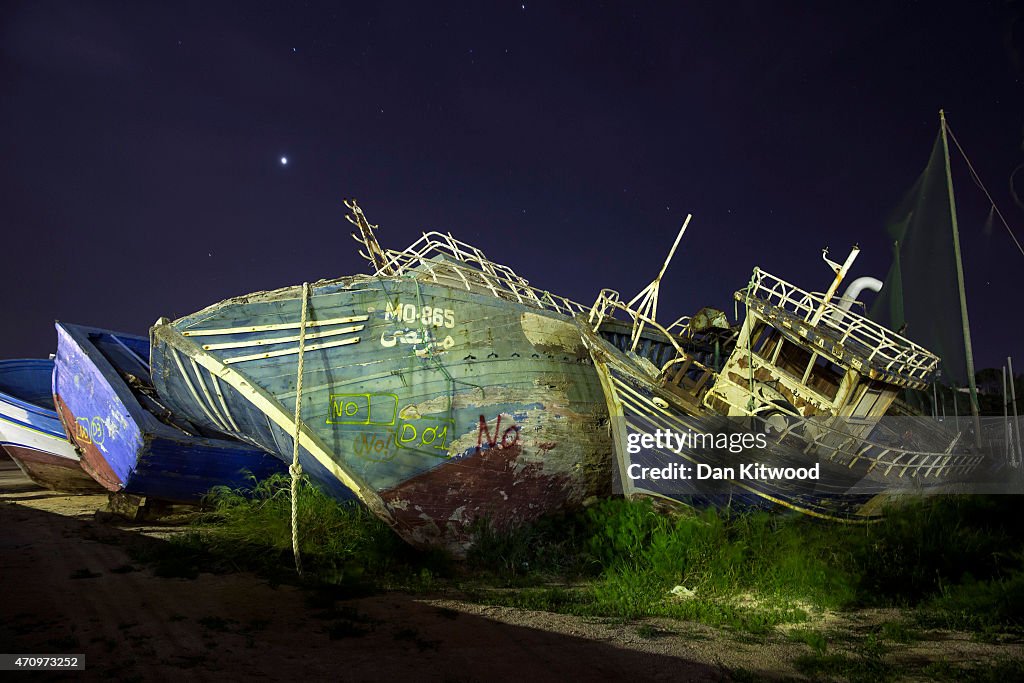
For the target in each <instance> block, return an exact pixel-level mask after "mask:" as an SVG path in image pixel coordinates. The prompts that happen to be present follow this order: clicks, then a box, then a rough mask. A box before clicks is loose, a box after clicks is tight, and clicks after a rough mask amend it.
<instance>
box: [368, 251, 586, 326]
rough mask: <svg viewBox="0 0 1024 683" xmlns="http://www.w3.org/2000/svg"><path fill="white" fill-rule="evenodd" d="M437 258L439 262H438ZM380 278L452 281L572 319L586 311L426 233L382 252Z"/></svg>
mask: <svg viewBox="0 0 1024 683" xmlns="http://www.w3.org/2000/svg"><path fill="white" fill-rule="evenodd" d="M438 257H441V258H438ZM384 259H385V260H384V264H383V265H382V266H381V267H380V268H379V269H378V270H377V272H376V273H375V274H374V275H375V276H381V277H395V276H399V277H400V276H403V275H414V276H416V277H417V278H429V279H431V280H433V281H434V282H438V281H440V280H441V279H444V280H445V281H451V280H452V279H455V280H457V281H459V282H461V284H462V285H463V286H464V287H465V288H466V289H467V290H469V291H478V290H480V289H483V290H486V291H488V292H490V293H491V294H493V295H494V296H496V297H498V298H501V299H506V300H510V301H517V302H519V303H521V304H525V305H527V306H534V307H536V308H543V309H547V310H549V311H554V312H555V313H560V314H562V315H566V316H569V317H573V316H575V315H577V314H579V313H587V312H588V311H589V309H588V308H587V307H586V306H583V305H582V304H578V303H576V302H575V301H572V300H571V299H567V298H566V297H564V296H559V295H557V294H552V293H551V292H547V291H544V290H541V289H538V288H536V287H534V286H532V285H531V284H530V283H529V281H527V280H526V279H524V278H522V277H519V276H518V275H517V274H516V273H515V271H513V270H512V269H511V268H509V267H508V266H505V265H502V264H500V263H495V262H494V261H491V260H490V259H488V258H487V257H486V256H485V255H484V253H483V252H482V251H480V250H479V249H477V248H476V247H474V246H472V245H470V244H466V243H465V242H462V241H460V240H457V239H455V238H454V237H452V236H451V235H450V234H442V233H439V232H426V233H423V236H422V237H420V238H419V239H418V240H416V241H415V242H413V243H412V244H411V245H410V246H408V247H407V248H405V249H403V250H402V251H395V250H393V249H388V250H385V251H384Z"/></svg>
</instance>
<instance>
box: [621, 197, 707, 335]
mask: <svg viewBox="0 0 1024 683" xmlns="http://www.w3.org/2000/svg"><path fill="white" fill-rule="evenodd" d="M691 218H693V214H686V220H685V221H683V227H681V228H679V234H677V235H676V241H675V242H673V243H672V248H671V249H670V250H669V252H668V258H666V259H665V263H664V265H662V266H661V271H660V272H659V273H658V277H656V278H654V280H653V281H652V282H651V284H649V285H647V286H646V287H644V288H643V290H641V292H640V293H639V294H637V295H636V296H635V297H633V298H632V299H631V300H630V302H629V303H628V304H626V306H628V307H630V308H632V306H633V304H635V303H637V302H638V301H639V302H640V303H639V305H637V307H636V311H637V313H639V314H640V315H641V316H644V317H646V318H649V319H650V320H655V319H656V318H657V316H658V289H659V288H660V287H661V278H662V276H664V275H665V271H666V270H668V264H669V262H670V261H672V257H673V256H674V255H675V253H676V247H678V246H679V240H681V239H683V235H684V234H685V233H686V226H688V225H689V224H690V219H691ZM635 322H636V324H635V325H634V326H633V339H632V342H633V343H632V344H631V345H630V347H629V350H630V351H636V347H637V344H639V343H640V335H641V334H642V333H643V331H644V324H645V321H644V319H643V318H639V317H638V318H637V319H636V321H635Z"/></svg>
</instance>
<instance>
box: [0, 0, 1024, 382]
mask: <svg viewBox="0 0 1024 683" xmlns="http://www.w3.org/2000/svg"><path fill="white" fill-rule="evenodd" d="M1022 19H1024V3H1022V2H1010V3H1006V2H981V1H963V2H945V3H944V2H920V3H918V2H878V3H821V2H805V3H797V2H774V1H773V2H739V3H723V2H704V3H695V2H686V3H680V2H676V3H664V5H657V4H655V3H651V4H644V3H634V2H622V3H591V2H585V3H584V2H580V3H574V4H567V3H539V2H537V3H532V2H527V3H525V6H524V4H523V3H522V2H484V3H480V2H472V3H471V2H467V3H454V4H450V3H443V2H441V3H424V2H410V3H397V2H394V3H391V2H381V3H365V2H360V3H356V2H351V3H343V2H331V3H316V2H310V3H303V4H302V5H301V6H300V5H299V3H284V2H282V3H263V2H260V3H257V2H248V3H237V2H231V3H216V2H198V3H187V2H186V3H142V2H125V3H98V2H92V3H86V2H64V3H60V2H57V3H50V2H6V3H3V4H2V6H0V84H2V92H3V95H2V96H0V135H2V142H0V225H2V232H0V234H2V235H3V251H2V254H3V264H2V268H0V291H2V294H0V297H2V299H0V300H2V312H3V318H4V322H3V325H2V328H0V329H2V330H3V332H4V333H3V335H2V336H0V357H14V356H45V355H46V354H47V353H49V352H51V351H52V350H53V345H54V343H55V335H54V331H53V327H52V321H53V320H54V319H61V320H67V321H69V322H80V323H85V324H91V325H95V326H99V327H109V328H112V329H120V330H124V331H129V332H142V331H144V330H146V329H147V327H148V326H149V325H150V324H152V322H153V321H155V320H156V319H157V318H158V317H159V316H169V317H177V316H181V315H184V314H187V313H190V312H193V311H195V310H197V309H199V308H202V307H203V306H206V305H208V304H210V303H213V302H215V301H218V300H220V299H223V298H226V297H228V296H233V295H237V294H243V293H246V292H249V291H253V290H258V289H269V288H274V287H279V286H283V285H288V284H295V283H299V282H302V281H303V280H310V281H312V280H316V279H319V278H323V277H333V276H339V275H345V274H351V273H353V272H365V270H366V265H365V263H364V262H363V261H362V260H361V259H360V258H359V257H358V256H357V254H356V248H355V243H354V242H352V240H351V239H350V238H349V237H348V233H349V226H348V223H347V222H346V221H345V220H344V217H343V216H344V212H345V210H344V207H343V206H342V203H341V200H342V198H344V197H356V198H358V199H359V201H360V203H361V205H362V206H363V208H364V209H365V211H366V213H367V215H368V216H369V218H370V220H371V221H373V222H377V223H380V225H381V230H380V233H379V237H380V240H381V242H382V243H383V244H384V245H385V246H388V247H392V248H402V247H404V246H406V245H407V244H408V243H409V242H411V241H412V240H413V239H414V238H415V237H416V236H418V235H419V233H420V232H421V231H422V230H427V229H440V230H446V231H451V232H452V233H453V234H454V235H455V236H456V237H458V238H460V239H463V240H465V241H468V242H470V243H472V244H475V245H477V246H479V247H480V248H481V249H483V251H484V252H485V253H487V254H488V255H489V256H490V257H491V258H492V259H494V260H498V261H502V262H504V263H506V264H507V265H509V266H511V267H512V268H514V269H515V270H516V271H517V272H519V273H520V275H522V276H524V277H526V278H528V279H529V280H530V281H531V282H533V283H534V284H536V285H538V286H540V287H541V288H544V289H548V290H551V291H554V292H558V293H561V294H564V295H566V296H569V297H571V298H574V299H577V300H578V301H580V302H583V303H588V304H589V303H591V302H592V301H593V299H594V297H595V295H596V294H597V292H598V290H599V289H601V288H602V287H610V288H613V289H617V290H619V291H620V292H622V293H623V295H624V296H625V297H626V298H630V297H631V296H632V295H633V294H635V293H636V292H637V291H638V290H639V289H640V288H642V287H643V286H644V285H645V284H646V283H647V282H648V281H649V280H650V279H651V278H652V277H653V276H654V275H655V274H656V272H657V269H658V267H659V265H660V262H661V260H662V259H663V258H664V254H665V252H666V251H667V250H668V248H669V246H670V245H671V243H672V239H673V238H674V235H675V232H676V230H677V229H678V227H679V225H680V224H681V222H682V220H683V218H684V216H685V215H686V213H687V212H692V213H693V214H694V219H693V221H692V223H691V225H690V228H689V231H688V233H687V235H686V237H685V238H684V240H683V242H682V244H681V245H680V249H679V252H678V253H677V256H676V259H675V261H674V262H673V265H672V267H671V269H670V270H669V272H668V275H667V276H666V280H665V281H664V284H663V287H662V304H661V311H662V312H663V316H664V318H665V319H666V320H672V319H674V318H675V317H677V316H678V315H681V314H683V313H692V312H695V311H696V310H697V309H698V308H700V307H701V306H704V305H713V306H717V307H720V308H724V309H726V310H728V311H729V312H730V315H731V313H732V308H733V307H732V303H731V295H732V292H733V291H734V290H736V289H737V288H739V287H742V286H744V285H745V283H746V282H747V280H748V279H749V276H750V271H751V269H752V267H753V266H755V265H758V266H761V267H763V268H765V269H767V270H769V271H771V272H773V273H775V274H777V275H780V276H781V277H783V278H785V279H787V280H790V281H791V282H794V283H795V284H798V285H801V286H803V287H805V288H807V289H814V290H821V289H824V288H825V286H826V285H827V283H828V280H829V279H830V274H829V272H828V271H827V270H826V268H825V266H824V264H822V262H821V260H820V249H821V248H822V247H824V246H826V245H828V246H830V247H831V248H832V252H831V256H832V257H833V258H837V260H841V257H843V256H845V254H846V252H847V250H848V248H849V246H850V245H851V244H853V243H854V242H858V243H859V244H860V246H861V247H862V249H863V250H864V251H863V252H862V254H861V257H860V259H859V260H858V262H857V264H856V266H855V268H854V271H853V273H852V275H851V276H858V275H875V276H876V277H883V276H884V275H885V273H886V270H887V269H888V264H889V257H890V250H889V245H888V240H887V238H886V233H885V229H884V219H885V217H886V216H887V214H888V212H889V211H890V210H891V209H892V208H893V207H895V205H896V204H897V203H898V202H899V200H900V199H901V197H902V195H903V194H904V193H905V192H906V190H908V189H909V188H910V186H911V185H912V183H913V182H914V180H915V179H916V177H917V175H918V173H920V171H921V170H922V169H923V167H924V164H925V162H926V161H927V158H928V154H929V152H930V150H931V144H932V142H933V140H934V137H935V134H936V132H937V130H938V110H939V108H940V107H944V108H945V109H946V112H947V115H948V117H949V121H950V124H951V126H952V129H953V131H954V132H955V133H956V134H957V136H958V137H959V139H960V141H961V142H962V143H963V144H964V145H965V146H966V148H967V151H968V153H969V154H971V156H972V160H973V161H974V164H975V166H976V168H977V170H978V171H979V173H980V174H981V176H982V178H983V179H984V180H985V182H986V184H987V185H988V187H989V189H990V190H991V191H992V192H993V195H994V196H995V198H996V201H997V202H998V203H999V205H1000V207H1001V208H1002V210H1003V212H1004V214H1005V215H1006V217H1007V219H1008V220H1009V221H1010V224H1011V226H1012V227H1013V228H1014V230H1015V231H1016V232H1017V234H1018V237H1019V238H1021V239H1024V228H1022V227H1021V224H1022V223H1024V220H1022V218H1024V212H1022V211H1021V209H1020V208H1019V207H1018V206H1017V205H1016V204H1015V203H1014V202H1013V200H1012V198H1011V196H1010V176H1011V173H1012V172H1013V170H1014V168H1015V167H1016V166H1017V165H1018V164H1020V163H1022V162H1024V153H1022V151H1021V138H1022V124H1024V93H1022V90H1021V82H1020V79H1021V78H1022V75H1024V70H1022V68H1021V65H1020V60H1021V59H1022V54H1021V52H1020V51H1019V50H1018V49H1017V47H1018V46H1019V45H1021V43H1022V42H1024V38H1022V37H1024V23H1022ZM1017 24H1021V28H1017V29H1015V26H1016V25H1017ZM1015 30H1016V31H1020V32H1021V33H1015V32H1014V31H1015ZM282 156H287V158H288V160H289V163H288V164H287V165H286V166H283V165H282V164H281V163H280V158H281V157H282ZM955 163H956V162H955ZM957 173H958V175H957V177H956V180H957V189H958V196H957V199H958V202H959V203H960V207H961V211H960V220H961V229H962V232H963V235H964V237H963V239H964V252H965V259H966V264H965V267H966V271H967V282H968V290H969V292H968V293H969V302H970V306H971V315H972V323H973V327H974V334H975V346H976V349H977V356H978V366H979V367H985V366H986V365H996V364H999V363H1001V358H1002V357H1005V356H1006V355H1007V354H1014V355H1015V356H1016V357H1019V358H1020V360H1019V361H1018V365H1020V366H1021V367H1024V353H1021V351H1024V347H1022V344H1021V341H1020V340H1021V338H1022V332H1024V322H1022V320H1021V315H1020V313H1019V310H1020V304H1019V303H1016V301H1017V300H1018V292H1019V291H1020V272H1021V270H1022V268H1021V266H1024V256H1022V255H1021V254H1020V253H1019V252H1017V251H1016V248H1015V247H1014V246H1013V244H1012V242H1011V241H1010V239H1009V237H1008V236H1007V235H1006V233H1005V231H1004V229H1003V228H1002V227H1001V226H1000V225H998V224H996V225H995V226H994V227H993V229H992V230H991V232H990V233H986V231H985V229H984V224H985V220H986V217H987V215H988V205H987V204H986V202H985V200H984V198H983V197H982V196H981V195H980V192H979V191H977V190H976V188H975V187H974V185H973V183H971V182H970V180H969V179H968V178H967V177H966V175H964V174H963V173H962V172H961V171H957ZM1018 180H1019V181H1020V183H1019V184H1020V187H1021V190H1022V194H1024V172H1022V173H1020V174H1018Z"/></svg>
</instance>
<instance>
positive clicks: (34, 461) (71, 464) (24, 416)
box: [0, 359, 101, 492]
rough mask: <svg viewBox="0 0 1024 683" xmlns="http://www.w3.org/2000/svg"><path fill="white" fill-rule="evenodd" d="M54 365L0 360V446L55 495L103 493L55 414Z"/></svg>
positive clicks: (46, 361)
mask: <svg viewBox="0 0 1024 683" xmlns="http://www.w3.org/2000/svg"><path fill="white" fill-rule="evenodd" d="M52 375H53V361H52V360H40V359H16V360H0V445H2V446H3V448H4V450H5V451H7V454H8V455H9V456H11V459H12V460H14V462H15V463H16V464H17V465H18V467H19V468H20V469H21V471H22V472H24V473H25V475H26V476H27V477H28V478H29V479H31V480H32V481H34V482H35V483H36V484H39V485H40V486H43V487H45V488H48V489H53V490H56V491H82V492H85V491H99V490H101V489H100V487H99V486H98V485H97V484H96V482H94V481H93V480H92V477H90V476H89V475H88V474H86V473H85V472H84V471H83V470H82V467H81V464H80V461H79V457H78V452H77V451H76V450H75V447H74V446H73V445H71V443H70V442H68V440H67V437H66V436H65V435H64V427H62V426H61V423H60V418H58V417H57V411H56V410H54V405H53V394H51V393H50V382H51V377H52Z"/></svg>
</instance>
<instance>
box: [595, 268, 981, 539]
mask: <svg viewBox="0 0 1024 683" xmlns="http://www.w3.org/2000/svg"><path fill="white" fill-rule="evenodd" d="M857 252H858V250H857V249H856V248H854V250H853V251H852V252H851V254H850V257H849V258H847V260H846V262H845V263H843V264H838V263H834V262H831V261H829V260H828V259H827V258H826V259H825V260H826V262H827V263H828V264H829V265H830V266H831V267H832V268H833V270H834V272H835V279H834V280H833V283H832V285H831V287H830V288H829V290H828V291H827V292H826V293H824V294H813V293H810V292H807V291H804V290H801V289H799V288H797V287H795V286H794V285H791V284H789V283H788V282H785V281H783V280H781V279H779V278H777V277H775V276H773V275H771V274H769V273H767V272H765V271H763V270H761V269H755V270H754V273H753V276H752V278H751V281H750V283H749V285H748V286H747V287H746V288H745V289H742V290H739V291H738V292H736V294H735V298H736V300H737V302H739V303H740V304H742V305H743V307H744V309H745V311H746V315H745V317H744V320H743V322H742V325H741V326H740V329H739V332H738V335H737V337H736V338H735V340H734V342H733V343H732V346H731V351H730V352H729V354H728V357H727V358H726V359H725V360H724V362H723V363H722V365H721V366H720V367H709V366H708V365H707V364H705V363H703V362H701V361H699V360H697V358H696V357H695V356H694V354H692V353H690V352H688V351H687V350H686V349H685V348H684V344H686V343H688V341H689V339H688V337H690V336H692V332H689V331H686V332H682V333H679V332H671V331H669V330H668V329H666V328H663V327H661V326H660V325H659V324H658V323H657V322H656V320H654V318H653V316H651V315H649V311H650V310H651V307H650V306H646V307H645V306H643V305H641V306H636V307H634V306H631V305H630V304H624V303H622V302H621V301H620V300H619V297H618V295H617V294H615V293H614V292H611V291H608V290H606V291H605V292H602V294H601V296H600V297H599V298H598V301H597V302H596V303H595V306H594V307H593V308H592V310H591V315H590V318H589V324H583V323H580V326H581V333H582V334H583V338H584V340H585V343H586V344H587V346H588V348H589V349H590V351H591V354H592V357H593V359H594V362H595V366H596V368H597V370H598V373H599V375H600V376H601V379H602V384H603V386H604V389H605V396H606V398H607V400H608V408H609V414H610V418H611V422H612V431H613V434H614V447H615V459H616V464H617V468H616V475H617V476H616V483H617V485H618V486H621V490H622V492H623V493H624V494H625V495H627V496H638V495H639V496H655V497H661V498H667V499H671V500H676V501H679V502H683V503H686V504H695V505H703V504H732V505H737V504H738V505H741V506H758V507H761V506H767V507H770V506H775V505H782V506H785V507H789V508H792V509H795V510H798V511H800V512H804V513H806V514H809V515H813V516H818V517H827V518H832V519H844V520H851V519H858V518H860V517H862V516H864V515H866V514H870V513H873V512H874V511H875V510H876V509H877V505H876V503H877V502H878V500H879V498H878V497H880V496H889V495H892V494H895V493H907V492H921V491H922V490H924V489H928V488H935V487H939V486H944V485H948V484H949V483H951V482H956V481H963V480H964V479H965V478H967V477H969V476H971V475H972V473H975V472H977V471H978V470H979V468H981V467H983V464H984V462H985V457H984V455H983V454H982V453H981V452H979V451H978V450H976V449H973V448H971V447H970V446H969V445H968V444H966V443H963V440H961V439H960V435H959V434H958V433H952V434H951V433H949V432H948V430H943V429H941V428H938V426H937V425H935V424H934V423H931V422H930V421H929V420H921V419H918V420H914V419H913V418H892V417H888V418H885V419H884V420H883V419H882V416H883V415H885V414H886V412H887V411H888V409H889V407H890V405H891V404H892V403H893V401H894V399H895V397H896V394H897V393H898V392H899V391H901V390H902V389H904V388H908V387H909V388H917V389H923V388H926V387H928V383H929V381H930V380H931V378H932V375H933V373H934V372H935V369H936V367H937V366H938V362H939V359H938V358H937V357H936V356H935V355H933V354H931V353H930V352H928V351H927V350H925V349H924V348H922V347H920V346H918V345H917V344H915V343H913V342H912V341H910V340H909V339H906V338H905V337H903V336H902V335H900V334H897V333H895V332H892V331H891V330H888V329H886V328H884V327H883V326H881V325H879V324H877V323H874V322H872V321H870V320H868V319H867V318H865V317H863V316H861V315H859V314H857V313H856V312H854V311H852V310H850V302H849V300H848V299H846V298H840V297H835V296H834V295H835V293H836V289H837V288H838V286H839V283H840V282H841V280H842V279H843V276H844V275H845V274H846V272H847V271H848V270H849V268H850V266H851V265H852V263H853V260H854V259H855V257H856V255H857ZM666 265H667V264H666ZM662 273H664V269H663V270H662ZM660 277H661V275H659V278H658V280H655V283H652V287H653V293H654V299H655V300H656V298H657V286H656V284H657V282H658V281H659V280H660ZM649 290H650V288H649ZM634 301H636V300H634ZM631 303H633V302H631ZM641 303H642V304H643V302H641ZM655 308H656V304H655ZM616 312H618V313H620V314H623V313H624V314H625V315H626V317H627V319H628V321H629V323H630V324H631V325H633V326H634V327H636V328H639V327H642V326H643V327H646V326H649V327H654V328H655V329H658V330H660V331H661V332H662V335H663V337H664V338H665V339H669V340H671V341H672V343H673V346H674V353H673V354H672V357H671V358H669V359H668V360H665V359H664V355H663V354H661V353H660V352H659V355H658V356H656V357H652V356H651V355H650V354H644V353H643V349H642V348H641V349H639V352H638V351H637V350H634V349H627V350H625V351H624V350H623V349H621V348H617V347H616V346H614V345H612V344H611V343H609V342H608V340H606V339H603V338H602V337H601V336H600V335H599V334H597V331H598V330H600V329H601V328H602V326H606V325H607V319H608V318H609V317H612V316H614V314H615V313H616ZM656 363H657V364H656ZM908 420H912V423H908ZM659 430H660V431H662V432H663V433H667V432H672V433H673V434H679V435H682V434H690V435H694V434H697V435H714V436H715V437H716V439H718V438H720V435H726V441H729V437H728V435H731V434H746V435H749V436H754V435H760V436H759V437H758V446H756V447H755V446H753V443H751V444H750V445H748V446H747V447H745V448H743V449H741V450H737V449H732V448H725V447H722V445H721V444H722V443H723V442H721V441H719V442H718V443H717V444H716V445H712V446H710V447H708V445H707V444H708V441H707V440H706V439H703V438H702V439H699V440H691V441H690V442H688V444H685V445H684V444H683V442H673V443H672V444H670V443H668V440H667V439H661V440H658V443H656V444H652V445H651V447H648V448H639V447H638V444H639V443H640V441H641V438H642V435H644V434H647V435H654V434H656V433H657V432H658V431H659ZM648 443H650V439H648ZM693 443H697V444H698V445H697V446H696V447H694V446H693V445H692V444H693ZM677 445H678V447H677ZM755 460H756V461H757V464H761V465H765V466H768V467H773V468H778V470H784V469H786V468H791V469H792V470H794V471H796V470H799V469H800V468H804V469H805V471H806V470H807V469H808V468H813V467H814V466H815V465H817V471H818V472H819V474H818V476H817V478H816V479H813V480H811V479H807V478H804V479H802V480H801V479H799V478H797V479H787V478H775V477H768V478H764V477H761V478H759V477H752V478H750V477H740V476H729V475H730V474H736V470H737V466H739V465H740V464H741V463H745V462H753V461H755ZM680 467H682V468H687V469H682V470H681V469H680ZM698 467H702V468H703V470H698ZM643 468H648V471H651V470H652V469H656V470H658V472H659V473H658V475H656V476H657V478H653V475H652V477H643V476H636V475H638V474H641V473H642V472H643ZM673 468H674V469H673ZM699 471H703V472H704V473H705V474H706V475H713V474H715V473H726V474H725V475H724V476H722V477H721V478H720V480H718V481H715V478H714V477H713V476H711V477H708V478H704V479H701V478H700V477H699V476H698V472H699ZM748 471H749V470H748ZM663 472H664V473H665V474H673V472H675V473H678V474H680V475H681V476H675V475H673V476H666V477H664V478H662V477H661V473H663ZM687 472H688V473H689V476H686V474H685V473H687ZM708 479H711V483H709V482H708Z"/></svg>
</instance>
